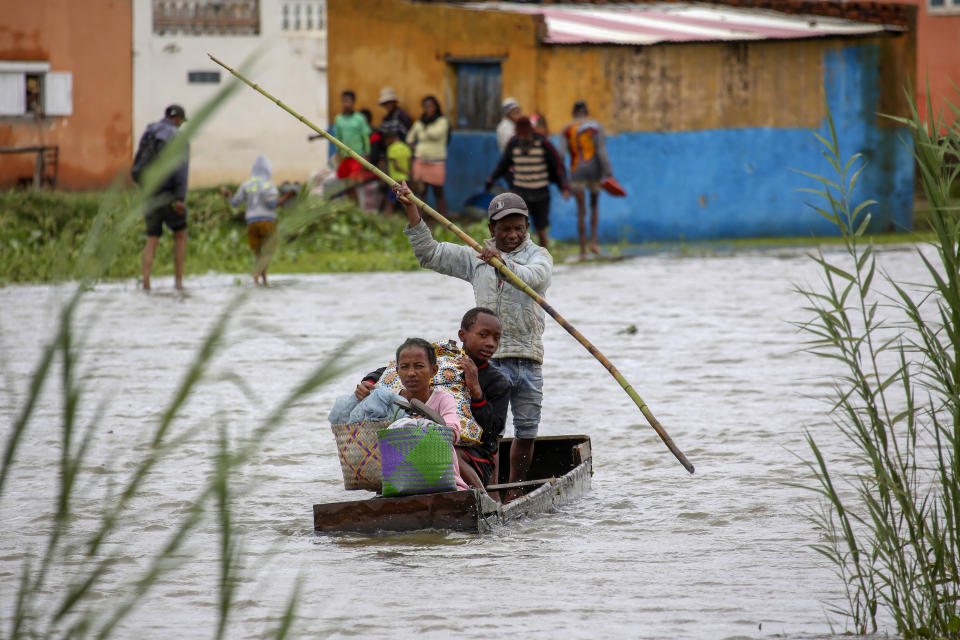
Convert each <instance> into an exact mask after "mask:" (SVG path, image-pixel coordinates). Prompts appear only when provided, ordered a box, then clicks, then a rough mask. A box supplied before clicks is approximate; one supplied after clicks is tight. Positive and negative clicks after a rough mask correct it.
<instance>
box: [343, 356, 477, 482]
mask: <svg viewBox="0 0 960 640" xmlns="http://www.w3.org/2000/svg"><path fill="white" fill-rule="evenodd" d="M396 356H397V376H398V377H399V378H400V382H401V384H402V385H403V389H401V390H400V396H401V397H402V398H404V399H406V400H419V401H420V402H422V403H423V404H425V405H426V406H427V407H429V408H430V409H433V410H434V411H435V412H436V413H437V414H439V415H440V417H441V418H442V419H443V422H444V423H445V424H446V426H448V427H450V428H451V429H453V433H454V440H453V441H454V443H456V442H458V441H459V440H460V417H459V416H458V415H457V402H456V400H454V399H453V396H452V395H450V394H449V393H447V392H446V391H444V390H443V389H435V388H433V387H432V385H431V384H430V381H431V380H433V377H434V376H435V375H437V371H438V370H439V369H438V367H437V353H436V351H434V348H433V345H432V344H430V343H429V342H427V341H426V340H424V339H423V338H407V339H406V340H405V341H404V342H403V344H401V345H400V346H399V347H397V353H396ZM396 396H397V394H396V393H394V392H393V391H392V390H390V389H388V388H387V387H377V388H375V389H373V390H372V391H371V390H367V393H366V395H364V396H363V397H361V395H360V394H358V393H354V394H353V395H346V396H341V397H340V398H337V401H336V402H335V403H334V405H333V409H332V410H331V411H330V416H329V418H330V422H347V421H349V422H354V421H358V420H360V419H366V420H384V421H385V420H390V421H395V420H397V418H399V417H403V416H402V409H400V408H399V407H398V406H397V405H396V403H395V402H394V401H395V399H396ZM454 460H455V462H457V464H454V465H453V470H454V475H455V476H456V480H457V488H458V489H466V488H468V486H467V484H466V482H464V480H463V477H462V475H461V473H460V466H461V465H460V464H459V459H458V458H457V457H456V456H455V457H454Z"/></svg>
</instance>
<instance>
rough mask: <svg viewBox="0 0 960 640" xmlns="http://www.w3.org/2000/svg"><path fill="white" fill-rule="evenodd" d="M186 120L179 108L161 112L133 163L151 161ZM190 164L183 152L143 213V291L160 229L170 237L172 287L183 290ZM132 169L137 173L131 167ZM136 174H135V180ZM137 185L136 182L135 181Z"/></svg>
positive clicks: (150, 127)
mask: <svg viewBox="0 0 960 640" xmlns="http://www.w3.org/2000/svg"><path fill="white" fill-rule="evenodd" d="M186 119H187V116H186V114H185V113H184V111H183V107H181V106H180V105H178V104H171V105H170V106H168V107H167V108H166V109H165V110H164V112H163V120H158V121H156V122H151V123H150V124H148V125H147V128H146V129H145V130H144V132H143V136H141V138H140V144H139V147H138V149H137V162H139V160H140V158H141V157H143V158H145V159H146V160H152V159H153V158H154V157H156V154H157V153H159V151H160V149H161V148H163V146H164V145H166V144H167V143H168V142H169V141H170V140H172V139H173V138H174V136H176V135H177V130H178V129H179V128H180V125H182V124H183V123H184V121H186ZM189 164H190V148H189V146H188V147H186V148H185V150H184V154H183V162H181V163H180V165H179V166H178V167H177V168H176V170H175V171H174V172H173V173H171V174H170V176H169V177H168V178H167V179H166V181H165V182H164V183H163V184H162V185H161V186H160V188H159V189H157V191H156V192H154V193H153V194H152V200H151V202H152V203H153V204H152V206H151V208H150V209H149V210H148V211H147V213H146V215H145V218H146V223H147V244H146V246H144V248H143V256H142V257H141V258H140V266H141V267H142V269H143V290H144V291H149V290H150V269H151V267H152V266H153V257H154V255H155V254H156V251H157V243H159V242H160V236H161V235H162V234H163V225H164V224H165V225H167V228H168V229H170V232H171V233H173V274H174V286H176V288H177V289H183V263H184V261H185V260H186V256H187V205H186V204H185V200H186V198H187V173H188V170H189ZM134 168H135V169H137V167H136V164H135V167H134ZM138 175H139V173H137V172H135V173H134V177H135V178H136V177H137V176H138ZM138 181H139V180H138Z"/></svg>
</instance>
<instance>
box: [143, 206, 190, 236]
mask: <svg viewBox="0 0 960 640" xmlns="http://www.w3.org/2000/svg"><path fill="white" fill-rule="evenodd" d="M144 218H145V219H146V221H147V235H148V236H157V237H160V236H162V235H163V225H164V224H165V225H167V228H168V229H170V231H173V232H176V231H181V230H182V229H186V228H187V214H186V213H183V214H180V213H177V212H176V211H174V210H173V203H172V202H171V203H169V204H164V205H160V206H159V207H157V208H155V209H153V210H152V211H150V213H148V214H147V215H145V216H144Z"/></svg>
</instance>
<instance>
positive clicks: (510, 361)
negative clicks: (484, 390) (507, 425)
mask: <svg viewBox="0 0 960 640" xmlns="http://www.w3.org/2000/svg"><path fill="white" fill-rule="evenodd" d="M490 362H492V363H493V364H494V366H495V367H497V369H498V370H499V371H500V373H502V374H503V375H504V376H506V378H507V381H508V382H510V386H511V390H510V411H512V412H513V435H514V437H517V438H524V439H532V438H536V437H537V429H538V428H539V427H540V405H541V404H542V403H543V375H542V374H541V369H540V363H539V362H537V361H536V360H531V359H530V358H496V359H494V360H491V361H490Z"/></svg>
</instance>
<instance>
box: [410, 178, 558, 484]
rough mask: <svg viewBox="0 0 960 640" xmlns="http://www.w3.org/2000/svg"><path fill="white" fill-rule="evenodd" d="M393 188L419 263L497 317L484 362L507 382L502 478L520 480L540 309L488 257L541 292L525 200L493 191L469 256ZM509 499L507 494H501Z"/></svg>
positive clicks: (544, 256) (539, 390)
mask: <svg viewBox="0 0 960 640" xmlns="http://www.w3.org/2000/svg"><path fill="white" fill-rule="evenodd" d="M393 189H394V193H395V194H396V196H397V200H398V201H399V202H400V204H402V205H403V208H404V211H406V214H407V220H408V222H409V226H408V227H407V228H406V229H405V230H404V233H405V234H406V235H407V238H409V240H410V244H411V245H412V246H413V253H414V255H416V257H417V261H418V262H419V263H420V266H421V267H426V268H428V269H433V270H434V271H436V272H437V273H442V274H445V275H448V276H453V277H455V278H460V279H461V280H466V281H467V282H469V283H470V284H471V285H473V292H474V296H475V298H476V304H477V306H478V307H485V308H487V309H491V310H493V311H494V313H496V314H497V316H498V317H499V318H500V323H501V327H502V332H501V337H500V345H499V346H498V347H497V351H496V353H495V354H494V355H493V358H492V359H491V360H490V362H492V363H493V364H494V365H495V366H496V367H497V369H499V371H500V372H501V373H502V374H503V375H504V376H506V378H507V380H508V381H509V382H510V384H511V387H512V390H511V392H510V408H511V410H512V411H513V431H514V436H515V439H514V441H513V444H512V445H511V447H510V482H520V481H522V480H524V479H526V477H527V472H528V471H529V470H530V463H531V461H532V460H533V445H534V441H535V439H536V437H537V430H538V428H539V426H540V406H541V403H542V400H543V377H542V375H541V365H542V364H543V329H544V325H545V322H544V311H543V308H542V307H541V306H540V305H538V304H537V303H536V302H535V301H534V300H533V298H531V297H530V296H528V295H527V294H526V293H524V292H523V291H521V290H520V289H518V288H516V287H514V286H511V285H510V284H509V283H506V282H504V281H503V279H502V278H501V276H500V273H499V272H498V271H497V270H496V269H495V268H494V267H493V266H491V265H490V260H491V259H492V258H493V257H497V258H499V259H500V260H501V261H503V263H504V264H506V265H507V267H508V268H509V269H510V270H511V271H512V272H513V273H515V274H516V275H517V277H518V278H520V279H521V280H522V281H523V282H525V283H526V284H527V285H528V286H530V288H532V289H533V290H534V291H536V292H537V293H538V294H540V295H541V296H545V295H546V292H547V288H548V287H549V286H550V281H551V279H552V277H553V257H552V256H551V255H550V252H549V251H547V250H546V249H544V248H543V247H540V246H537V245H536V244H535V243H534V242H533V241H531V240H530V234H529V230H530V213H529V211H528V209H527V204H526V202H524V201H523V198H521V197H520V196H518V195H517V194H515V193H501V194H500V195H498V196H496V197H495V198H493V200H491V201H490V206H489V207H488V208H487V217H488V225H487V226H488V228H489V230H490V236H491V237H490V238H488V239H487V240H486V242H485V244H484V246H483V248H482V250H481V252H480V253H479V254H477V253H476V252H475V251H474V250H473V249H471V248H470V247H468V246H465V245H462V244H454V243H451V242H437V241H436V240H435V239H434V237H433V234H432V233H431V232H430V229H429V227H427V224H426V223H425V222H424V221H423V220H422V219H421V217H420V211H419V209H418V208H417V205H416V204H415V203H414V202H413V201H412V200H411V199H410V198H409V197H408V196H409V194H410V193H411V192H410V188H409V187H408V186H407V184H406V182H401V183H399V184H397V185H396V186H394V188H393ZM514 495H515V494H514ZM512 497H513V495H509V494H508V495H507V499H510V498H512Z"/></svg>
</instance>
